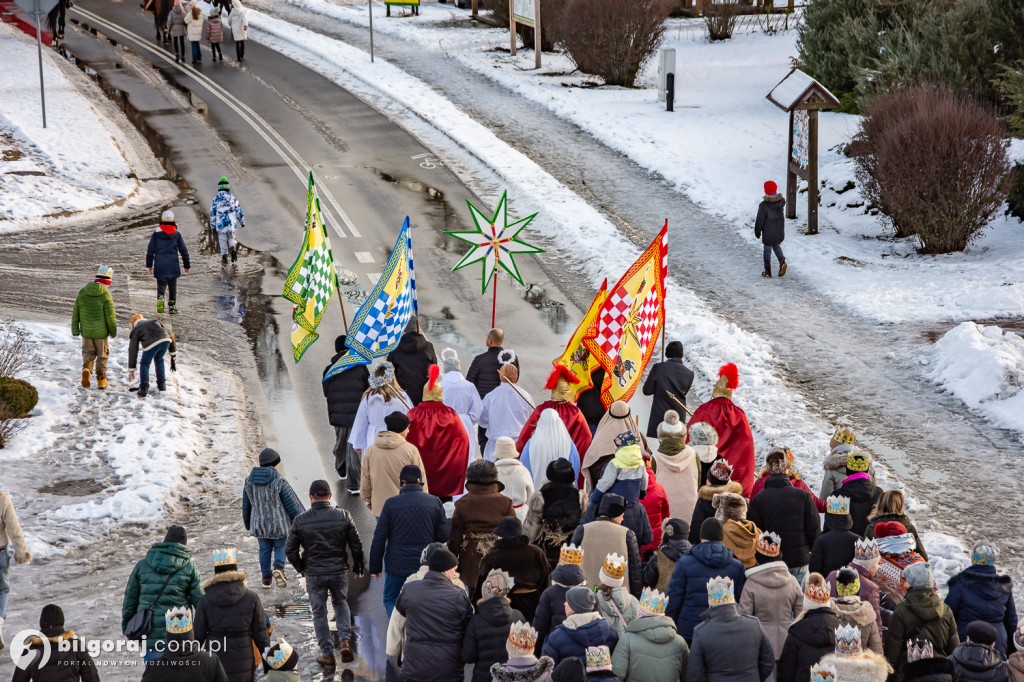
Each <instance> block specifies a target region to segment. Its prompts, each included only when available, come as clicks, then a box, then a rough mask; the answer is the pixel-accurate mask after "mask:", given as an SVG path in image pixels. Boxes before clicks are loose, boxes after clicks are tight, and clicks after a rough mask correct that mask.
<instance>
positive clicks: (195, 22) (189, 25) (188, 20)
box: [185, 4, 204, 43]
mask: <svg viewBox="0 0 1024 682" xmlns="http://www.w3.org/2000/svg"><path fill="white" fill-rule="evenodd" d="M195 8H196V9H198V10H199V11H198V14H199V16H198V17H197V16H193V12H192V6H191V5H190V6H189V7H187V8H185V38H186V39H187V40H189V41H190V42H193V43H198V42H199V41H200V40H202V39H203V25H204V21H203V20H204V17H203V10H202V9H200V8H199V5H198V4H196V5H195Z"/></svg>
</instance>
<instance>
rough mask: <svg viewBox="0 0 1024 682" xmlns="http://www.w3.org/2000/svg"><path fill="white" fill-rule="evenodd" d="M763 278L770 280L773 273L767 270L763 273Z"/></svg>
mask: <svg viewBox="0 0 1024 682" xmlns="http://www.w3.org/2000/svg"><path fill="white" fill-rule="evenodd" d="M761 276H762V277H769V278H770V277H771V276H772V271H771V270H770V269H767V268H766V269H765V271H764V272H762V273H761Z"/></svg>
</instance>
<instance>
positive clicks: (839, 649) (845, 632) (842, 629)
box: [836, 625, 861, 656]
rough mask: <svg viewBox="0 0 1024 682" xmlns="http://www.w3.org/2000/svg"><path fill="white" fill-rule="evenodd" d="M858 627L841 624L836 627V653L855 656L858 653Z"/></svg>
mask: <svg viewBox="0 0 1024 682" xmlns="http://www.w3.org/2000/svg"><path fill="white" fill-rule="evenodd" d="M860 651H861V650H860V628H858V627H854V626H852V625H841V626H839V627H837V628H836V655H837V656H855V655H857V654H859V653H860Z"/></svg>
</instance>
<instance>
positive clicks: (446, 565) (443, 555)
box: [427, 548, 459, 573]
mask: <svg viewBox="0 0 1024 682" xmlns="http://www.w3.org/2000/svg"><path fill="white" fill-rule="evenodd" d="M458 565H459V560H458V559H456V558H455V555H454V554H452V553H451V552H449V551H448V549H447V548H446V549H437V550H434V551H433V552H431V554H430V556H429V557H427V568H429V569H430V570H431V571H437V572H438V573H444V572H445V571H450V570H452V569H453V568H455V567H456V566H458Z"/></svg>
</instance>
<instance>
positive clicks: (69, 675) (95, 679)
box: [11, 630, 100, 682]
mask: <svg viewBox="0 0 1024 682" xmlns="http://www.w3.org/2000/svg"><path fill="white" fill-rule="evenodd" d="M74 638H75V631H74V630H68V631H67V632H63V633H61V634H59V635H57V636H55V637H47V638H46V639H47V640H49V642H50V658H49V660H48V661H47V662H46V665H44V666H42V667H39V660H36V659H32V662H31V663H29V665H28V667H26V668H24V669H22V668H15V669H14V677H12V678H11V682H79V681H81V682H99V679H100V676H99V673H97V672H96V664H95V663H93V661H92V657H91V656H89V653H88V652H87V651H74V650H69V651H61V650H60V643H61V642H64V641H71V640H73V639H74ZM26 644H28V648H29V650H30V651H37V650H39V651H42V650H43V648H44V647H43V640H42V639H41V638H40V637H38V636H32V637H29V638H28V640H27V641H26ZM32 655H33V656H35V654H32ZM40 658H41V657H40Z"/></svg>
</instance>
